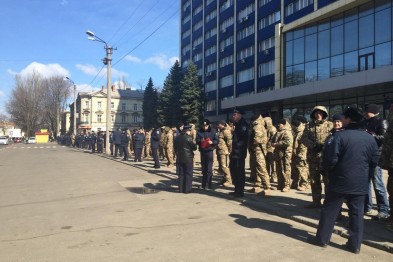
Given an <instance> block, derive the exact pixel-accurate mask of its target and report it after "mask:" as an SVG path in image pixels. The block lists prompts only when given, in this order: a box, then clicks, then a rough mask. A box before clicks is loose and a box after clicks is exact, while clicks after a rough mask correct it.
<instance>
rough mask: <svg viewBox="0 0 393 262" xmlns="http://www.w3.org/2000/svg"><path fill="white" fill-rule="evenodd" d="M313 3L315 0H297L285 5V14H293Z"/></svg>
mask: <svg viewBox="0 0 393 262" xmlns="http://www.w3.org/2000/svg"><path fill="white" fill-rule="evenodd" d="M313 4H314V0H296V1H294V2H292V3H290V4H288V5H287V6H286V7H285V16H289V15H292V14H293V13H295V12H297V11H299V10H302V9H303V8H305V7H307V6H309V5H313Z"/></svg>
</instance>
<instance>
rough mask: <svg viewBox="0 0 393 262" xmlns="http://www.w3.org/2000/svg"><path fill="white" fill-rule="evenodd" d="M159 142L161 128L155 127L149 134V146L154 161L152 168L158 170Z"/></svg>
mask: <svg viewBox="0 0 393 262" xmlns="http://www.w3.org/2000/svg"><path fill="white" fill-rule="evenodd" d="M160 140H161V128H159V127H157V128H155V129H153V131H152V132H151V139H150V146H151V154H152V156H153V160H154V166H153V167H154V168H160V158H159V152H158V151H159V148H160Z"/></svg>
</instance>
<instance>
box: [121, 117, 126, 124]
mask: <svg viewBox="0 0 393 262" xmlns="http://www.w3.org/2000/svg"><path fill="white" fill-rule="evenodd" d="M121 122H122V123H126V122H127V115H121Z"/></svg>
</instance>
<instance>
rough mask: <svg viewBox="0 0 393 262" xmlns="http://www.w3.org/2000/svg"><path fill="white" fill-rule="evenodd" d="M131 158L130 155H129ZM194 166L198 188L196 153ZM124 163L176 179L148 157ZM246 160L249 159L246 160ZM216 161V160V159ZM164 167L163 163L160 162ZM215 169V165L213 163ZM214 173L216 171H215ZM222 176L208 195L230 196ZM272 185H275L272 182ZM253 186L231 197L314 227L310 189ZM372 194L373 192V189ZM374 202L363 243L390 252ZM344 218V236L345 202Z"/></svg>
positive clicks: (341, 228) (342, 230)
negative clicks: (263, 190)
mask: <svg viewBox="0 0 393 262" xmlns="http://www.w3.org/2000/svg"><path fill="white" fill-rule="evenodd" d="M100 156H101V157H106V158H109V159H113V160H116V161H121V158H118V159H114V158H113V157H111V156H106V155H105V154H102V155H100ZM130 159H132V157H130ZM195 159H196V161H195V166H194V170H195V172H194V183H193V187H195V188H198V186H199V185H200V184H201V181H202V176H201V168H200V164H199V152H197V153H196V154H195ZM121 162H122V163H125V164H127V165H131V166H134V167H137V168H140V169H142V170H145V171H147V172H152V173H154V174H156V175H158V176H160V175H162V174H164V173H168V170H170V173H171V176H170V177H168V178H169V179H173V180H176V176H175V168H172V169H168V168H166V167H162V169H161V171H157V170H156V169H154V168H153V165H154V163H153V162H152V161H151V159H147V161H144V162H142V163H134V162H132V161H127V162H124V161H121ZM246 163H248V161H246ZM215 164H217V161H215ZM162 166H164V165H162ZM214 167H215V171H216V169H217V166H216V165H214ZM246 169H247V170H246V176H247V177H249V169H248V167H247V165H246ZM215 173H216V172H215ZM383 176H384V181H385V185H386V180H387V172H386V171H384V172H383ZM220 180H221V177H219V176H218V175H214V176H213V182H214V184H215V186H214V190H211V191H204V192H205V193H206V194H207V195H212V196H215V197H217V196H218V197H222V198H225V199H227V198H231V197H230V196H228V193H229V192H232V191H233V190H231V188H226V187H223V186H220V185H219V181H220ZM272 185H273V186H274V184H272ZM250 189H252V183H250V182H247V183H246V192H245V197H244V198H243V199H234V200H236V201H239V202H240V203H241V204H242V205H245V206H248V207H251V208H254V209H256V210H261V211H264V212H267V213H268V214H272V215H277V216H280V217H282V218H287V219H291V220H293V221H296V222H299V223H302V224H305V225H307V226H311V227H314V228H317V227H318V222H319V209H310V208H306V206H307V205H308V204H309V203H310V201H311V189H310V190H308V191H303V192H301V191H297V190H293V189H291V191H290V192H288V193H283V192H281V191H278V190H274V191H272V196H268V197H264V196H261V195H256V194H254V193H247V190H250ZM373 194H374V192H373ZM373 202H374V210H373V214H371V215H368V216H365V217H364V218H365V230H364V238H363V244H365V245H369V246H371V247H374V248H378V249H381V250H384V251H387V252H390V253H393V232H392V231H389V230H387V229H386V222H384V221H375V220H372V216H374V215H376V214H377V213H378V212H377V210H376V200H375V196H374V195H373ZM342 215H343V220H342V221H338V222H337V223H336V226H335V228H334V233H335V234H338V235H340V236H342V237H344V238H348V230H347V225H348V209H347V207H346V206H345V205H343V211H342Z"/></svg>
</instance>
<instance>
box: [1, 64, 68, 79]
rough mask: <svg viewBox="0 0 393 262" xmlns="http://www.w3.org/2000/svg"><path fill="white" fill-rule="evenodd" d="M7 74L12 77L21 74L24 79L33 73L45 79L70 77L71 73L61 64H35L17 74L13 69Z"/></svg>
mask: <svg viewBox="0 0 393 262" xmlns="http://www.w3.org/2000/svg"><path fill="white" fill-rule="evenodd" d="M7 72H8V73H9V74H10V75H16V74H19V75H21V76H22V77H26V76H30V75H32V74H33V73H38V74H40V75H41V76H42V77H44V78H49V77H52V76H69V75H70V73H69V72H68V70H67V69H65V68H63V67H62V66H61V65H59V64H47V65H44V64H40V63H37V62H33V63H31V64H30V65H28V66H27V67H26V68H24V69H22V70H21V71H20V72H15V71H13V70H11V69H8V70H7Z"/></svg>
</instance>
